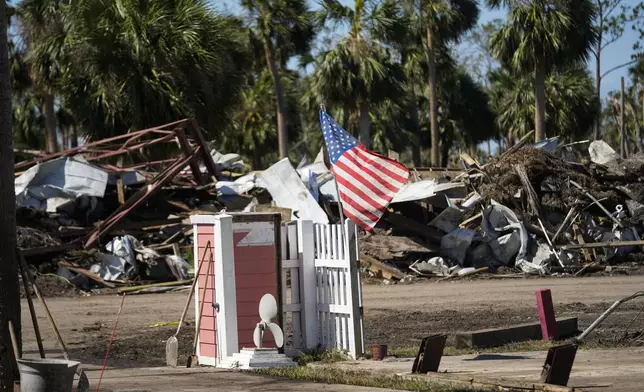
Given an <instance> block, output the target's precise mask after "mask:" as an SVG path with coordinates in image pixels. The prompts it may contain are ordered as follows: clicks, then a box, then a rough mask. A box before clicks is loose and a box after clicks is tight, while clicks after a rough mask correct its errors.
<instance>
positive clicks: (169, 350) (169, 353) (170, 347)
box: [165, 241, 212, 367]
mask: <svg viewBox="0 0 644 392" xmlns="http://www.w3.org/2000/svg"><path fill="white" fill-rule="evenodd" d="M208 250H210V251H211V252H212V248H211V246H210V241H208V243H207V244H206V249H205V250H204V253H203V258H202V259H201V261H200V262H199V267H198V268H197V273H195V277H194V280H193V281H192V287H191V288H190V294H188V301H186V306H185V307H184V308H183V313H182V314H181V319H180V320H179V326H178V327H177V332H175V333H174V335H172V336H170V338H169V339H168V341H167V342H166V344H165V363H166V365H167V366H171V367H177V358H178V355H179V341H178V340H177V335H179V331H181V325H182V324H183V321H184V320H185V318H186V314H188V308H189V307H190V301H192V296H193V295H194V292H195V287H196V286H197V279H199V273H200V272H201V266H203V263H204V261H205V259H206V255H207V254H208Z"/></svg>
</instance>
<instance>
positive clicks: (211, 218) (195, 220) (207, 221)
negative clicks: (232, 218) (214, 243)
mask: <svg viewBox="0 0 644 392" xmlns="http://www.w3.org/2000/svg"><path fill="white" fill-rule="evenodd" d="M216 216H217V215H190V223H192V224H193V225H215V224H216V223H217V220H216V219H215V217H216Z"/></svg>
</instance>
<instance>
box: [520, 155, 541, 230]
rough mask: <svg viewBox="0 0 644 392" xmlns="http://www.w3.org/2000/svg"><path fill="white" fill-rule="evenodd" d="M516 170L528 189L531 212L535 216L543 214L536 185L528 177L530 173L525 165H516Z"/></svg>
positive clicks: (524, 186)
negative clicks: (535, 188)
mask: <svg viewBox="0 0 644 392" xmlns="http://www.w3.org/2000/svg"><path fill="white" fill-rule="evenodd" d="M514 170H515V171H516V172H517V174H518V175H519V179H520V180H521V184H522V185H523V188H524V189H525V191H526V194H527V197H528V205H529V206H530V212H531V213H532V215H534V216H539V215H541V206H540V203H539V196H538V195H537V192H536V191H535V190H534V187H533V186H532V184H531V183H530V178H528V173H527V172H526V170H525V167H523V165H514ZM544 231H545V229H544Z"/></svg>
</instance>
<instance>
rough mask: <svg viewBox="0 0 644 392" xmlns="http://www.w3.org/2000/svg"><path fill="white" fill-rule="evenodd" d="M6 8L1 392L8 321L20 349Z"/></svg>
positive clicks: (0, 92) (0, 130) (1, 105)
mask: <svg viewBox="0 0 644 392" xmlns="http://www.w3.org/2000/svg"><path fill="white" fill-rule="evenodd" d="M6 6H7V5H6V2H5V1H0V124H2V125H1V126H0V349H1V351H2V352H1V353H0V391H12V390H13V383H14V381H15V380H18V369H17V366H16V363H15V361H14V359H13V358H14V354H13V350H12V348H11V339H10V335H9V328H8V323H7V321H9V320H11V323H12V324H13V327H14V329H15V331H16V335H17V336H16V338H17V340H18V342H17V343H18V350H20V347H21V333H20V332H21V323H20V291H19V287H18V268H17V267H18V263H17V262H16V252H15V249H16V209H15V208H16V196H15V190H14V175H13V164H14V162H13V160H14V158H13V133H12V131H11V74H10V71H9V48H8V42H7V10H6Z"/></svg>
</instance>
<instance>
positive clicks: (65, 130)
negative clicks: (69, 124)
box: [60, 128, 69, 151]
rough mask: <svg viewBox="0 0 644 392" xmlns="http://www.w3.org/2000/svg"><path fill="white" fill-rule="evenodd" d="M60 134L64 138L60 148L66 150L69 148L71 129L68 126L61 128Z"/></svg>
mask: <svg viewBox="0 0 644 392" xmlns="http://www.w3.org/2000/svg"><path fill="white" fill-rule="evenodd" d="M60 135H61V139H62V145H61V148H60V150H61V151H65V150H66V149H68V148H69V140H68V138H67V136H68V135H69V129H68V128H60Z"/></svg>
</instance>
